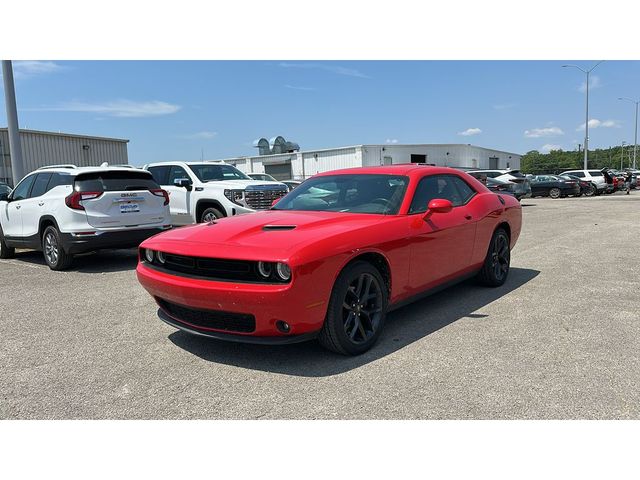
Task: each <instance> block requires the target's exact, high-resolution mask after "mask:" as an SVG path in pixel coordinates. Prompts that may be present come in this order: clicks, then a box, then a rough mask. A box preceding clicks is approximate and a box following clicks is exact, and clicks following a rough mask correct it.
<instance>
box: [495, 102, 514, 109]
mask: <svg viewBox="0 0 640 480" xmlns="http://www.w3.org/2000/svg"><path fill="white" fill-rule="evenodd" d="M516 105H517V104H515V103H502V104H498V105H493V109H494V110H508V109H509V108H513V107H515V106H516Z"/></svg>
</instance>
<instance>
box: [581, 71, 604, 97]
mask: <svg viewBox="0 0 640 480" xmlns="http://www.w3.org/2000/svg"><path fill="white" fill-rule="evenodd" d="M601 86H602V82H601V81H600V77H598V76H597V75H591V76H590V77H589V90H593V89H594V88H599V87H601ZM578 91H580V92H582V93H585V92H586V91H587V82H582V83H581V84H580V86H579V87H578Z"/></svg>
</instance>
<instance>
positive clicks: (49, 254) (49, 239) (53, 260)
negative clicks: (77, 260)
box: [42, 226, 73, 270]
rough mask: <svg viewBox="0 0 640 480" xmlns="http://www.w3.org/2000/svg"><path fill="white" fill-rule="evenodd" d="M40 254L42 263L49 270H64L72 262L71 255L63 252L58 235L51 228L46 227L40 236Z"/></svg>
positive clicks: (54, 229) (55, 229)
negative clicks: (42, 259)
mask: <svg viewBox="0 0 640 480" xmlns="http://www.w3.org/2000/svg"><path fill="white" fill-rule="evenodd" d="M42 253H43V255H44V261H45V262H46V263H47V265H48V266H49V268H50V269H51V270H65V269H67V268H69V267H70V266H71V263H72V262H73V255H70V254H68V253H67V252H65V251H64V248H62V242H61V241H60V233H59V232H58V229H57V228H56V227H53V226H49V227H47V228H46V229H45V230H44V233H43V234H42Z"/></svg>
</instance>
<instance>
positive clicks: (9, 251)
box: [0, 229, 16, 259]
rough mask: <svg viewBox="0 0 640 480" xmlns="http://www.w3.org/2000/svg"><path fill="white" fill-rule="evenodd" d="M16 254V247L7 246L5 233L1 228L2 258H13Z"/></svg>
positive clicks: (0, 244) (0, 253)
mask: <svg viewBox="0 0 640 480" xmlns="http://www.w3.org/2000/svg"><path fill="white" fill-rule="evenodd" d="M15 255H16V249H15V248H13V247H9V246H7V244H6V242H5V241H4V235H3V233H2V230H1V229H0V258H2V259H7V258H13V257H15Z"/></svg>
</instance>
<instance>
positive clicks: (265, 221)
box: [142, 210, 395, 260]
mask: <svg viewBox="0 0 640 480" xmlns="http://www.w3.org/2000/svg"><path fill="white" fill-rule="evenodd" d="M385 218H387V219H391V218H395V217H393V216H384V215H370V214H353V213H337V212H301V211H297V212H292V211H279V210H267V211H264V212H258V213H252V214H248V215H241V216H237V217H230V218H221V219H219V220H216V221H215V223H205V224H199V225H192V226H188V227H182V228H176V229H173V230H170V231H168V232H164V233H161V234H159V235H156V236H154V237H152V238H150V239H149V240H147V241H145V242H144V243H143V244H142V246H143V247H145V248H153V249H161V250H163V251H167V252H170V253H175V254H178V255H191V256H203V257H218V258H236V259H254V260H259V259H264V260H271V259H273V260H285V259H287V258H289V257H290V256H291V255H292V254H293V253H294V252H296V251H297V250H299V249H301V248H304V247H306V246H309V245H312V244H313V243H316V242H319V241H324V240H326V239H327V238H330V237H336V236H340V235H349V236H352V235H353V233H354V230H359V229H362V228H367V227H371V226H376V227H379V226H380V223H381V222H383V221H384V220H385Z"/></svg>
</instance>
